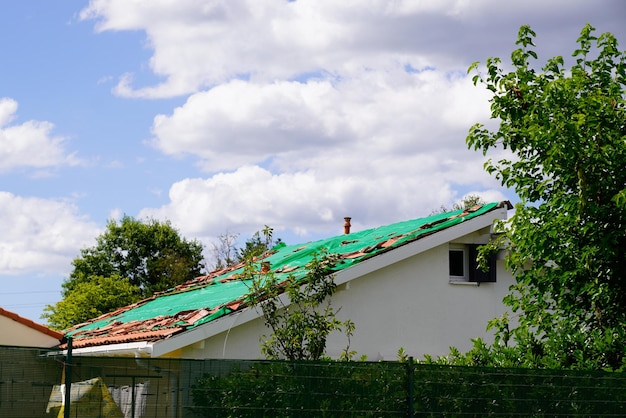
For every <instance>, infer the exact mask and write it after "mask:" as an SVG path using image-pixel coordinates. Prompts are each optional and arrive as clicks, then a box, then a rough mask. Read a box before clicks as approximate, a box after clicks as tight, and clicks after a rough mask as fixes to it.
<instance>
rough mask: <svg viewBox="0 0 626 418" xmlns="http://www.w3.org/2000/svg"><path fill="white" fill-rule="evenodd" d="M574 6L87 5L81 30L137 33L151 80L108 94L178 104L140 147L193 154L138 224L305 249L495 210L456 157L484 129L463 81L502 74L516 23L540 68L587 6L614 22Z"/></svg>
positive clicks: (124, 82) (325, 1)
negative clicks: (468, 205) (471, 204)
mask: <svg viewBox="0 0 626 418" xmlns="http://www.w3.org/2000/svg"><path fill="white" fill-rule="evenodd" d="M574 2H575V3H576V8H571V7H568V5H571V4H572V1H571V0H556V1H554V2H551V3H550V4H547V3H546V2H545V1H540V0H530V1H526V2H515V4H514V5H510V4H508V3H506V4H505V3H503V2H499V1H497V0H479V1H473V2H468V1H467V0H445V1H434V0H433V1H419V2H417V1H410V0H404V1H403V0H398V1H393V2H389V1H386V0H372V1H368V2H363V1H357V0H346V1H336V0H297V1H295V2H286V1H273V0H229V1H217V0H216V1H205V2H199V1H195V0H180V1H177V2H171V1H166V0H132V1H129V0H92V1H91V2H90V4H89V6H88V7H87V8H85V9H84V10H83V12H82V15H81V17H82V18H83V19H94V20H96V21H97V30H100V31H109V30H110V31H115V30H139V31H143V32H145V34H146V37H147V39H146V45H147V47H148V48H150V49H151V50H152V52H153V53H152V56H151V58H150V61H149V63H148V64H149V66H150V69H151V70H152V72H153V73H154V75H156V76H157V77H160V78H161V80H162V82H160V83H157V84H150V83H148V84H146V83H145V82H143V81H142V80H141V79H140V77H139V75H137V74H133V73H132V71H133V68H129V69H128V70H129V71H130V72H129V73H127V74H124V75H121V76H120V81H119V83H118V84H117V87H116V88H115V90H114V91H115V92H116V93H117V94H119V95H122V96H126V97H143V98H158V97H169V96H174V95H188V98H187V100H186V102H185V103H184V104H183V105H181V106H179V107H178V108H176V109H174V110H172V111H171V112H170V113H167V112H166V113H163V114H160V115H158V116H156V117H155V119H154V122H153V126H152V134H153V138H152V141H151V144H152V145H153V146H154V147H156V148H157V149H158V150H160V151H161V152H163V153H164V154H167V155H171V156H180V155H187V156H192V157H193V158H195V159H196V161H197V163H198V165H199V166H200V167H201V168H202V169H203V170H204V173H206V174H205V175H206V177H205V178H195V179H182V180H180V181H178V182H176V183H174V184H173V185H172V186H171V188H170V190H169V202H168V203H166V204H165V205H163V206H161V207H158V208H149V209H145V210H144V211H143V212H142V216H155V217H158V218H168V219H171V220H172V221H173V223H174V224H175V225H176V226H177V227H179V228H180V229H181V232H183V233H184V234H185V235H190V236H197V237H214V236H217V235H219V234H222V233H224V232H225V231H227V230H231V231H234V232H240V233H242V234H243V235H244V236H245V234H247V233H251V232H253V231H255V230H257V229H258V228H260V227H262V226H263V225H265V224H268V225H270V226H273V227H275V228H277V229H279V230H280V229H282V230H289V231H292V232H295V233H299V234H303V235H306V234H308V233H312V232H313V233H332V231H339V230H340V227H341V219H342V218H343V216H352V217H353V218H354V220H353V224H355V225H356V227H358V226H359V225H360V226H363V227H366V226H374V225H380V224H383V223H386V222H395V221H398V220H402V219H408V218H411V217H416V216H422V215H427V214H428V213H429V212H430V211H431V210H433V209H436V208H438V207H439V206H440V205H441V204H448V205H449V204H451V203H452V202H454V201H455V200H458V199H460V198H461V197H462V195H463V194H464V193H466V192H468V191H469V190H473V191H475V192H478V193H480V194H481V195H483V196H485V198H486V199H488V200H492V199H497V200H500V199H501V198H504V193H503V191H502V189H501V188H500V187H499V186H500V185H499V184H498V183H497V182H496V181H495V180H494V179H493V178H490V177H489V176H488V175H487V174H486V173H485V172H484V171H483V168H482V167H483V162H484V158H483V156H482V155H481V154H480V153H479V152H473V151H468V150H467V147H466V145H465V137H466V135H467V132H468V129H469V127H470V126H471V125H472V124H473V123H476V122H481V121H482V122H488V117H489V103H488V95H487V92H486V91H485V90H484V89H483V88H481V87H474V86H473V85H472V84H471V82H470V76H467V75H466V74H465V71H466V69H467V67H468V66H469V65H470V64H471V62H473V61H481V62H484V60H485V59H486V58H487V57H488V56H501V57H503V58H504V59H505V60H506V57H507V56H508V55H509V54H510V51H511V49H512V48H514V41H515V38H516V34H517V30H518V28H519V27H520V26H521V25H522V24H527V23H530V24H531V25H533V28H535V29H536V31H537V33H538V37H539V41H538V44H539V45H547V46H546V47H545V48H544V49H543V50H542V51H540V52H545V54H544V55H542V57H544V58H546V57H551V56H553V55H555V53H558V54H563V48H564V45H563V42H564V41H563V40H564V39H568V40H569V39H576V37H577V34H578V32H579V31H580V29H581V28H582V26H583V25H584V23H585V22H586V19H587V15H586V14H585V13H584V12H585V11H586V10H588V9H589V8H590V7H595V8H597V9H598V10H600V11H598V13H599V14H600V15H602V16H605V17H606V18H607V19H606V21H607V22H609V24H610V25H615V24H616V23H615V22H618V19H616V18H614V17H613V15H615V13H614V11H613V12H611V11H610V9H611V7H613V8H615V7H617V6H616V5H617V4H618V3H617V2H615V1H613V0H605V1H604V2H603V3H602V4H603V5H604V6H605V7H600V6H590V5H588V4H586V3H584V2H581V1H578V0H574ZM604 9H606V10H604ZM556 23H558V25H557V24H556ZM555 27H558V30H556V29H554V28H555ZM600 30H606V29H605V28H600ZM573 47H574V46H573V42H572V50H573ZM555 51H556V52H555ZM566 51H567V49H566ZM143 64H145V63H139V65H138V67H140V66H141V65H143Z"/></svg>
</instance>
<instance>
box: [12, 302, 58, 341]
mask: <svg viewBox="0 0 626 418" xmlns="http://www.w3.org/2000/svg"><path fill="white" fill-rule="evenodd" d="M0 315H2V316H6V317H7V318H9V319H12V320H14V321H15V322H19V323H20V324H22V325H24V326H26V327H28V328H32V329H34V330H37V331H39V332H41V333H43V334H46V335H48V336H50V337H52V338H55V339H57V340H59V342H61V341H62V340H63V338H64V337H65V336H64V334H63V333H62V332H59V331H55V330H53V329H50V328H48V327H47V326H45V325H42V324H38V323H37V322H35V321H32V320H30V319H27V318H24V317H23V316H20V315H18V314H16V313H15V312H11V311H7V310H6V309H3V308H0Z"/></svg>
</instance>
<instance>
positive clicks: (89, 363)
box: [0, 347, 626, 418]
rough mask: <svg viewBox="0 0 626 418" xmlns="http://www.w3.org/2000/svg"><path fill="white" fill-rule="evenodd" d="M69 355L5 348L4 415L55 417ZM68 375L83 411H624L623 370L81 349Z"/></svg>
mask: <svg viewBox="0 0 626 418" xmlns="http://www.w3.org/2000/svg"><path fill="white" fill-rule="evenodd" d="M64 360H65V358H64V357H63V356H61V355H55V354H54V353H52V354H51V353H49V352H48V351H47V350H44V349H25V348H16V347H0V417H11V418H21V417H29V418H30V417H56V416H58V414H59V408H58V402H57V401H60V399H61V398H60V396H59V394H58V393H57V392H58V390H59V385H60V384H61V383H62V380H63V378H64V374H63V370H64ZM71 381H72V382H73V383H72V388H73V389H72V390H71V393H72V397H73V400H72V407H71V408H70V410H69V411H70V414H71V416H72V417H80V418H88V417H91V416H93V417H105V416H106V417H118V418H119V417H124V418H146V417H154V418H160V417H164V418H165V417H167V418H174V417H176V418H183V417H185V418H186V417H264V416H265V417H396V416H402V417H406V416H411V415H413V416H415V417H434V416H445V417H484V416H493V417H512V416H524V417H559V416H563V417H575V416H580V417H583V416H584V417H591V416H602V417H607V416H626V377H624V376H623V375H622V374H620V373H604V372H572V371H556V370H528V369H494V368H468V367H451V366H438V365H423V364H414V363H413V362H405V363H399V362H275V361H244V360H178V359H134V358H119V357H118V358H103V357H76V356H75V357H73V359H72V368H71ZM98 388H103V390H102V391H100V390H99V389H98ZM83 389H84V394H81V395H80V396H79V395H77V393H78V392H76V391H79V390H83ZM94 389H97V390H94ZM94 394H97V396H95V395H94ZM83 395H84V396H83ZM81 396H83V398H81ZM107 399H108V400H107ZM86 400H88V401H89V402H87V401H86ZM81 402H83V403H82V406H81ZM107 402H109V403H111V402H114V405H113V406H114V409H106V408H105V406H106V404H107ZM81 408H83V409H81ZM46 410H48V412H46Z"/></svg>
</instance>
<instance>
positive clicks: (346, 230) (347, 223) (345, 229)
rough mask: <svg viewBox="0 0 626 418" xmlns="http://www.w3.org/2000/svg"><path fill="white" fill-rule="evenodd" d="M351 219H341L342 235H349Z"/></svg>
mask: <svg viewBox="0 0 626 418" xmlns="http://www.w3.org/2000/svg"><path fill="white" fill-rule="evenodd" d="M351 219H352V218H348V217H345V218H343V221H344V222H343V233H344V234H345V235H348V234H349V233H350V227H351V226H352V225H350V220H351Z"/></svg>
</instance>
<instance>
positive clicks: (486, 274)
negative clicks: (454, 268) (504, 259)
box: [469, 244, 496, 283]
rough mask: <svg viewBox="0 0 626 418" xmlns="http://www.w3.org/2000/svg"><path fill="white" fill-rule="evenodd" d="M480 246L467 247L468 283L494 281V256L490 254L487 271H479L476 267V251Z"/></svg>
mask: <svg viewBox="0 0 626 418" xmlns="http://www.w3.org/2000/svg"><path fill="white" fill-rule="evenodd" d="M479 247H480V245H476V244H471V245H469V281H470V282H479V283H493V282H495V281H496V255H495V254H491V255H490V256H489V260H488V263H487V264H488V269H487V271H483V270H481V268H480V267H479V266H478V261H476V258H477V257H478V249H479Z"/></svg>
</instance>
